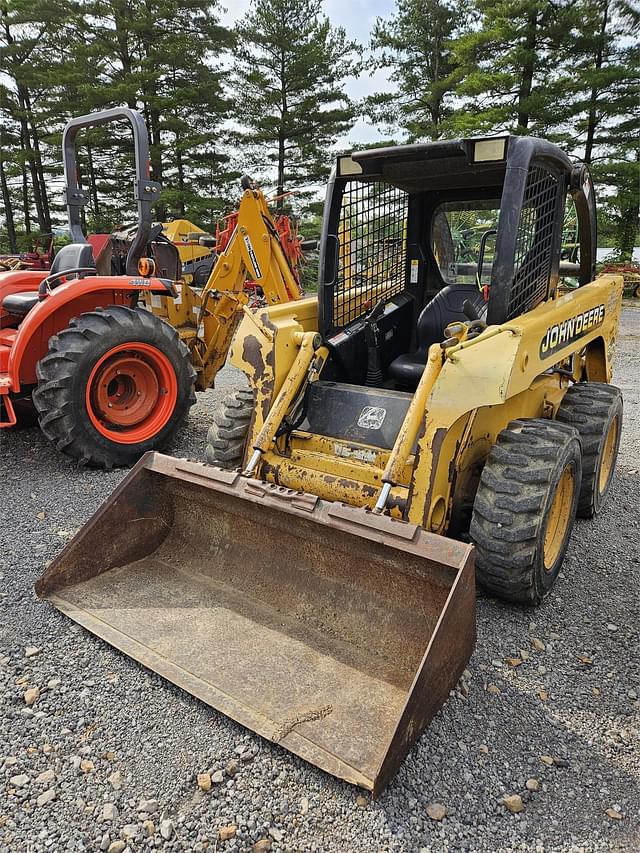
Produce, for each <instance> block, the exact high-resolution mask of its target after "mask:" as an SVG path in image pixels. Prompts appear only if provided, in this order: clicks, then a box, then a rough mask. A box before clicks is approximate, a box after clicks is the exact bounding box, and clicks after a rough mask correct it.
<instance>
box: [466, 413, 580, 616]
mask: <svg viewBox="0 0 640 853" xmlns="http://www.w3.org/2000/svg"><path fill="white" fill-rule="evenodd" d="M567 467H569V469H570V471H571V474H572V476H573V482H574V488H573V494H572V501H571V506H570V509H569V514H568V521H567V527H566V530H565V532H564V538H563V539H562V540H561V545H560V547H559V550H558V554H557V558H556V559H555V561H554V562H553V564H552V565H551V566H549V567H548V568H545V565H544V542H545V535H546V531H547V524H548V521H549V510H550V509H551V506H552V504H553V499H554V496H555V494H556V490H557V488H558V485H559V483H560V479H561V476H562V474H563V473H564V471H565V470H566V469H567ZM580 480H581V448H580V439H579V437H578V433H577V431H576V430H575V429H573V428H572V427H570V426H566V425H565V424H558V423H556V422H555V421H550V420H543V419H531V420H516V421H512V422H511V423H510V424H509V426H508V427H507V428H506V429H504V430H502V432H501V433H500V434H499V435H498V438H497V440H496V443H495V444H494V446H493V447H492V449H491V452H490V453H489V457H488V459H487V462H486V464H485V466H484V469H483V472H482V475H481V477H480V485H479V487H478V492H477V494H476V498H475V502H474V505H473V514H472V518H471V527H470V531H469V532H470V536H471V540H472V541H473V542H474V544H475V546H476V578H477V580H478V583H479V585H480V586H481V587H482V588H483V589H485V590H486V591H487V592H489V593H490V594H491V595H495V596H496V597H498V598H502V599H504V600H505V601H511V602H517V603H520V604H529V605H534V604H539V603H540V602H541V601H542V599H543V598H544V596H545V595H546V594H547V593H548V592H549V591H550V590H551V588H552V586H553V584H554V582H555V580H556V578H557V576H558V573H559V571H560V568H561V566H562V561H563V560H564V555H565V553H566V550H567V546H568V544H569V539H570V537H571V530H572V528H573V524H574V521H575V516H576V510H577V508H578V496H579V493H580Z"/></svg>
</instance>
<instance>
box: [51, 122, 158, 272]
mask: <svg viewBox="0 0 640 853" xmlns="http://www.w3.org/2000/svg"><path fill="white" fill-rule="evenodd" d="M114 121H126V122H128V123H129V124H130V125H131V129H132V130H133V146H134V151H135V160H136V178H135V183H134V197H135V200H136V206H137V212H138V227H137V230H136V233H135V235H134V237H133V240H132V241H131V246H130V247H129V251H128V253H127V263H126V274H127V275H137V274H138V261H139V260H140V258H141V257H142V256H143V255H144V253H145V251H146V247H147V244H148V242H149V237H150V234H151V225H152V222H153V216H152V209H153V205H154V204H155V203H156V202H157V200H158V198H159V197H160V190H161V187H160V184H159V183H157V182H156V181H152V180H150V179H149V140H148V135H147V126H146V124H145V122H144V119H143V118H142V116H141V115H140V113H139V112H137V111H136V110H132V109H130V108H129V107H115V108H114V109H111V110H102V111H101V112H96V113H91V114H90V115H84V116H78V118H73V119H71V120H70V121H68V122H67V124H66V125H65V128H64V131H63V134H62V152H63V159H64V177H65V199H66V204H67V213H68V218H69V229H70V231H71V238H72V242H73V243H86V242H87V240H86V237H85V235H84V233H83V231H82V225H81V223H80V209H81V208H82V207H84V206H85V205H86V204H88V202H89V193H88V192H87V191H86V190H83V189H81V187H80V181H79V179H78V158H77V151H76V137H77V135H78V132H79V131H80V130H83V129H85V128H89V127H97V126H99V125H103V124H110V123H111V122H114Z"/></svg>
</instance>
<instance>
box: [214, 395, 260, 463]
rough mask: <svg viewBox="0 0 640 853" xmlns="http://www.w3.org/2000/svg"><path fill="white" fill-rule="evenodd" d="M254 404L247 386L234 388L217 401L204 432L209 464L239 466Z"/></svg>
mask: <svg viewBox="0 0 640 853" xmlns="http://www.w3.org/2000/svg"><path fill="white" fill-rule="evenodd" d="M254 406H255V403H254V397H253V391H251V390H249V389H248V388H247V389H244V388H243V389H242V390H240V391H234V392H233V393H231V394H228V395H227V396H226V397H225V398H224V400H222V401H221V402H220V403H218V405H217V406H216V408H215V409H214V412H213V423H212V424H211V426H210V427H209V432H208V433H207V449H206V457H207V462H208V463H209V464H210V465H215V466H216V467H218V468H226V469H227V470H232V469H233V468H239V467H240V465H242V457H243V454H244V446H245V444H246V441H247V435H248V433H249V425H250V423H251V416H252V415H253V409H254Z"/></svg>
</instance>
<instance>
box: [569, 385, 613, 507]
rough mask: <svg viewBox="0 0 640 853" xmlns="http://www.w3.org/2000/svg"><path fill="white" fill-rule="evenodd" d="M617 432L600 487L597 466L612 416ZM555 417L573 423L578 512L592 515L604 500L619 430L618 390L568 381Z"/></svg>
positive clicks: (610, 477)
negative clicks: (578, 446) (578, 453)
mask: <svg viewBox="0 0 640 853" xmlns="http://www.w3.org/2000/svg"><path fill="white" fill-rule="evenodd" d="M616 418H617V435H616V437H615V446H614V448H613V464H612V465H611V471H610V473H609V476H608V478H607V482H606V483H605V484H604V486H603V488H602V489H600V466H601V464H602V460H603V451H604V449H605V445H606V439H607V436H608V434H609V430H610V428H611V425H612V423H613V421H614V419H616ZM556 420H557V421H558V422H559V423H564V424H569V426H572V427H575V429H577V430H578V433H579V434H580V440H581V442H582V487H581V489H580V500H579V501H578V516H579V517H580V518H593V517H594V516H596V515H598V513H599V512H600V510H601V509H602V507H603V506H604V504H605V501H606V499H607V494H608V493H609V488H610V486H611V481H612V480H613V474H614V472H615V467H616V459H617V457H618V448H619V446H620V434H621V432H622V392H621V391H620V389H619V388H616V387H615V386H614V385H608V384H606V383H605V382H579V383H578V384H577V385H572V386H571V388H569V389H568V391H567V393H566V394H565V396H564V399H563V401H562V403H561V404H560V407H559V409H558V414H557V415H556Z"/></svg>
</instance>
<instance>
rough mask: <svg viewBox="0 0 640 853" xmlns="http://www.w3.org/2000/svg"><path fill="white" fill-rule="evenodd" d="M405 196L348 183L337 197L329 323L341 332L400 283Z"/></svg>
mask: <svg viewBox="0 0 640 853" xmlns="http://www.w3.org/2000/svg"><path fill="white" fill-rule="evenodd" d="M406 223H407V194H406V193H405V192H404V191H403V190H400V189H397V188H396V187H392V186H389V185H388V184H382V183H370V184H367V183H362V182H360V181H350V182H349V183H348V184H347V186H346V187H345V190H344V195H343V197H342V209H341V211H340V223H339V226H338V240H339V244H340V255H339V261H338V277H337V281H336V285H335V288H334V291H333V324H334V326H336V327H338V328H341V327H343V326H346V325H347V324H348V323H350V322H351V321H352V320H355V319H357V318H358V317H360V316H361V315H362V314H364V313H365V311H366V310H367V307H366V306H367V305H371V304H374V303H375V302H377V301H378V300H379V299H381V298H382V297H384V298H389V297H390V296H393V295H394V294H395V293H399V292H400V291H401V290H403V288H404V284H405V247H406Z"/></svg>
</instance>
